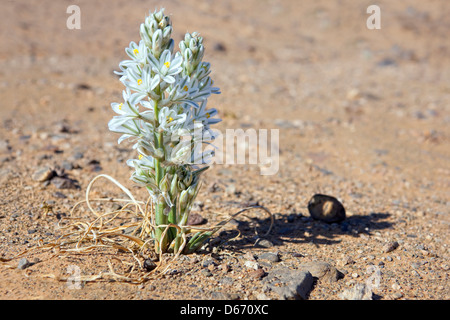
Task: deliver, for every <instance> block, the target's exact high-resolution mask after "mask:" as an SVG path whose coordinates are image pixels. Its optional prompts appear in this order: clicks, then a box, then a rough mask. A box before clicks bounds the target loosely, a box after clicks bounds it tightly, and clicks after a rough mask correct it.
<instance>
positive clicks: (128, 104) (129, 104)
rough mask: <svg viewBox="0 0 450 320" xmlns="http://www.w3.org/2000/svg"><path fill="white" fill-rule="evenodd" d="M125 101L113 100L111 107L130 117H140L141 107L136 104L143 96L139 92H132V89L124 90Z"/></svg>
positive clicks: (118, 112) (116, 111)
mask: <svg viewBox="0 0 450 320" xmlns="http://www.w3.org/2000/svg"><path fill="white" fill-rule="evenodd" d="M122 95H123V100H124V101H123V102H121V103H117V102H113V103H111V107H112V109H113V110H114V112H115V113H117V114H119V115H122V116H126V117H130V118H139V107H138V106H137V105H136V104H137V103H138V102H139V100H140V99H141V98H142V96H141V95H139V94H136V93H134V94H132V93H131V92H130V89H128V88H127V89H126V90H123V92H122Z"/></svg>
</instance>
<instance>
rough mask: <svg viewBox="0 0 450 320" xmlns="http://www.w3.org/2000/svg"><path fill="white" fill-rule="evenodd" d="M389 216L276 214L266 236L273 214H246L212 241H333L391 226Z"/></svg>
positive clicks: (243, 244)
mask: <svg viewBox="0 0 450 320" xmlns="http://www.w3.org/2000/svg"><path fill="white" fill-rule="evenodd" d="M389 216H390V214H389V213H380V212H372V213H370V214H367V215H352V216H350V217H347V218H346V219H345V220H344V221H342V222H340V223H332V224H328V223H325V222H322V221H318V220H314V219H312V218H311V217H309V216H304V215H302V214H291V215H289V216H286V215H280V214H276V215H275V216H274V224H273V226H272V230H271V231H270V233H269V234H268V235H267V236H265V235H264V234H265V233H266V231H267V230H268V229H269V226H270V218H260V217H249V216H246V217H240V218H239V219H236V220H235V222H234V227H235V228H233V229H227V230H224V231H222V232H220V233H219V235H218V236H217V237H216V238H214V239H212V244H213V246H214V245H219V246H224V247H225V246H227V247H230V249H231V248H232V250H239V249H245V248H251V247H255V248H267V247H272V246H273V247H277V246H281V245H283V244H286V243H313V244H316V245H323V244H326V245H333V244H337V243H340V242H341V239H338V237H340V236H352V237H355V238H357V237H360V235H361V234H365V235H367V236H370V235H373V233H374V232H376V231H377V230H382V229H388V228H391V227H392V223H391V222H389V221H387V219H388V218H389ZM238 232H239V233H240V235H239V234H238ZM266 240H268V241H266Z"/></svg>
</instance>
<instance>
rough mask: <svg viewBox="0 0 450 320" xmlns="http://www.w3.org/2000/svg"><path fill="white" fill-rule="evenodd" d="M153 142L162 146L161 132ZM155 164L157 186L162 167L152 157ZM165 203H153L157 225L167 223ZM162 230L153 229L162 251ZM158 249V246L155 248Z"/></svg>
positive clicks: (162, 174) (165, 241)
mask: <svg viewBox="0 0 450 320" xmlns="http://www.w3.org/2000/svg"><path fill="white" fill-rule="evenodd" d="M154 111H155V127H159V123H158V122H159V121H158V119H159V108H158V102H157V101H155V110H154ZM155 144H156V148H158V149H159V148H162V147H163V146H162V133H159V134H155ZM154 164H155V178H156V185H157V186H159V183H160V182H161V180H162V178H163V176H164V169H163V168H162V167H161V160H160V159H157V158H155V159H154ZM165 206H166V203H165V201H164V200H162V201H161V200H160V199H158V200H157V203H156V204H155V207H156V208H155V209H156V210H155V211H156V212H155V223H156V225H157V226H159V225H164V224H167V223H168V219H167V216H166V215H165V214H164V210H165ZM163 232H164V228H156V230H155V239H156V240H157V241H158V242H159V245H160V248H161V250H162V251H163V252H164V251H165V250H166V248H167V245H168V243H169V241H168V240H169V239H168V238H167V233H166V237H164V239H161V236H162V234H163ZM157 250H158V251H159V248H157Z"/></svg>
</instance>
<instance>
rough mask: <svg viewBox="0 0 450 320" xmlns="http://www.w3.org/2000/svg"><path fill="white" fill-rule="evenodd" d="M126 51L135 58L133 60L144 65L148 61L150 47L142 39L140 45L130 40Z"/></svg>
mask: <svg viewBox="0 0 450 320" xmlns="http://www.w3.org/2000/svg"><path fill="white" fill-rule="evenodd" d="M125 52H126V53H127V55H128V56H129V57H130V58H131V59H133V61H135V62H137V63H139V64H141V65H144V64H145V63H146V62H147V52H148V48H147V46H146V45H145V43H144V41H142V40H141V41H140V42H139V45H137V44H136V43H135V42H133V41H132V42H130V45H129V47H128V48H125Z"/></svg>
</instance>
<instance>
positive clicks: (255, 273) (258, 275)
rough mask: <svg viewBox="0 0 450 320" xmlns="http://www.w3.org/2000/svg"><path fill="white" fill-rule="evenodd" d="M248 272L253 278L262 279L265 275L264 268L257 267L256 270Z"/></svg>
mask: <svg viewBox="0 0 450 320" xmlns="http://www.w3.org/2000/svg"><path fill="white" fill-rule="evenodd" d="M248 274H249V276H250V277H251V278H255V279H261V278H262V277H263V276H264V274H265V272H264V270H263V269H256V270H253V271H250V272H249V273H248Z"/></svg>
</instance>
